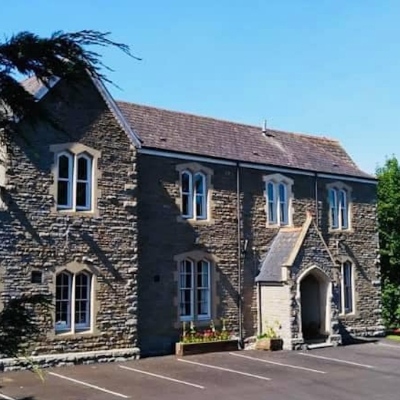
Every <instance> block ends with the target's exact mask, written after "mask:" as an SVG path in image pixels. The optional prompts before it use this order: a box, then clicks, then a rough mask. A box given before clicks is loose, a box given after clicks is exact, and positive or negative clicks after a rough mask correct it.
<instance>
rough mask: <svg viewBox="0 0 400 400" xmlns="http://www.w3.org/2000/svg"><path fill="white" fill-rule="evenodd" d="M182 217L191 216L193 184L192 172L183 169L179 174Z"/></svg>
mask: <svg viewBox="0 0 400 400" xmlns="http://www.w3.org/2000/svg"><path fill="white" fill-rule="evenodd" d="M181 198H182V217H185V218H192V217H193V185H192V174H191V172H189V171H183V172H182V174H181Z"/></svg>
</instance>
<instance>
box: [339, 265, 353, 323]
mask: <svg viewBox="0 0 400 400" xmlns="http://www.w3.org/2000/svg"><path fill="white" fill-rule="evenodd" d="M339 312H340V314H343V315H345V314H352V313H354V268H353V264H352V263H351V262H350V261H345V262H343V263H342V264H341V274H340V285H339Z"/></svg>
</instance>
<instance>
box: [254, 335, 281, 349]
mask: <svg viewBox="0 0 400 400" xmlns="http://www.w3.org/2000/svg"><path fill="white" fill-rule="evenodd" d="M282 347H283V340H282V339H270V338H265V339H257V341H256V350H270V351H275V350H282Z"/></svg>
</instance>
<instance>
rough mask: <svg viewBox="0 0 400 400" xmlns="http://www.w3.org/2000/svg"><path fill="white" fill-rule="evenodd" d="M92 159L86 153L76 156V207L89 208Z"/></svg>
mask: <svg viewBox="0 0 400 400" xmlns="http://www.w3.org/2000/svg"><path fill="white" fill-rule="evenodd" d="M91 184H92V160H91V158H90V157H89V156H87V155H86V154H81V155H79V156H78V157H77V176H76V192H75V195H76V209H77V210H90V209H91V192H92V190H91V189H92V188H91Z"/></svg>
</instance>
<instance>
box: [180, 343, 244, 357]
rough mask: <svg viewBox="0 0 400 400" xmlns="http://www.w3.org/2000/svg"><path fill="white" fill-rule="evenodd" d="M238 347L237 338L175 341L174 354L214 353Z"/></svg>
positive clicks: (233, 349)
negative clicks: (215, 340)
mask: <svg viewBox="0 0 400 400" xmlns="http://www.w3.org/2000/svg"><path fill="white" fill-rule="evenodd" d="M237 349H238V341H237V340H220V341H217V342H201V343H181V342H178V343H175V354H176V355H177V356H188V355H191V354H202V353H214V352H218V351H235V350H237Z"/></svg>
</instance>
